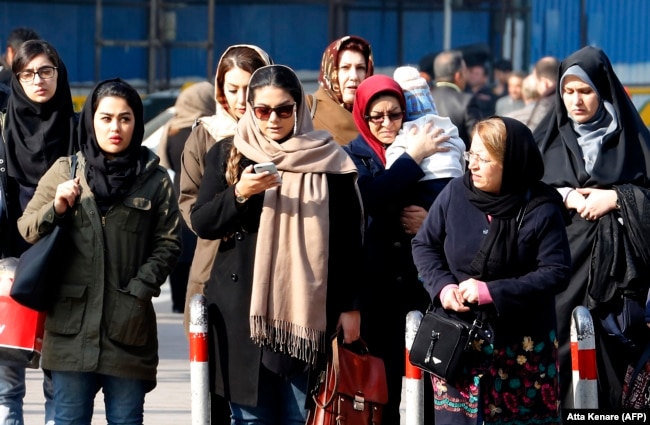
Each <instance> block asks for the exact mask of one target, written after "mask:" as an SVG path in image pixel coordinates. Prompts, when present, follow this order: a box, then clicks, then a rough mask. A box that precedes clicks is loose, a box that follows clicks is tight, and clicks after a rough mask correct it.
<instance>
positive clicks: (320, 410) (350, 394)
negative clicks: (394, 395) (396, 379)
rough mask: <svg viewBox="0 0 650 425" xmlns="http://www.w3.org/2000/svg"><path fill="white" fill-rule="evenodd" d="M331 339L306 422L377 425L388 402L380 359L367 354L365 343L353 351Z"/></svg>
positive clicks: (320, 424) (318, 424)
mask: <svg viewBox="0 0 650 425" xmlns="http://www.w3.org/2000/svg"><path fill="white" fill-rule="evenodd" d="M338 337H339V336H338V334H337V335H335V337H334V338H332V354H331V356H330V358H329V359H328V362H327V369H326V370H325V371H323V372H321V375H320V379H319V383H318V389H317V394H316V395H314V402H315V405H314V406H313V407H312V408H311V409H310V411H309V415H308V417H307V425H337V424H345V425H380V424H381V414H382V410H383V407H384V405H385V404H386V403H387V402H388V387H387V385H386V369H385V368H384V361H383V360H382V359H380V358H379V357H376V356H373V355H370V354H369V353H368V347H367V346H366V343H365V342H363V341H362V340H359V342H360V343H361V345H362V347H363V350H362V351H363V352H362V353H357V352H355V351H352V350H350V349H348V348H346V347H345V346H343V345H339V341H338Z"/></svg>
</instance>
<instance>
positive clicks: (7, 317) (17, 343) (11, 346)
mask: <svg viewBox="0 0 650 425" xmlns="http://www.w3.org/2000/svg"><path fill="white" fill-rule="evenodd" d="M16 263H17V259H16V258H13V257H8V258H3V259H2V260H0V361H1V362H3V363H5V364H11V365H18V366H27V367H30V368H38V367H39V361H40V358H41V348H42V347H43V324H44V322H45V313H42V312H38V311H36V310H32V309H29V308H27V307H25V306H22V305H20V304H18V303H17V302H16V301H15V300H14V299H13V298H11V297H10V296H9V291H10V288H11V286H12V285H13V280H14V279H13V278H14V270H15V268H16Z"/></svg>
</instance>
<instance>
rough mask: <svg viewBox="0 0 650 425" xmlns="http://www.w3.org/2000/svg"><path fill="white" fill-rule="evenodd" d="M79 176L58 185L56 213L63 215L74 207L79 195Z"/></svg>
mask: <svg viewBox="0 0 650 425" xmlns="http://www.w3.org/2000/svg"><path fill="white" fill-rule="evenodd" d="M79 181H80V180H79V177H75V178H74V179H72V180H68V181H65V182H63V183H61V184H60V185H58V186H57V187H56V194H55V195H54V212H56V215H59V216H61V215H63V214H65V212H66V211H67V210H68V208H70V207H72V206H73V205H74V203H75V200H76V199H77V196H79V193H80V188H79Z"/></svg>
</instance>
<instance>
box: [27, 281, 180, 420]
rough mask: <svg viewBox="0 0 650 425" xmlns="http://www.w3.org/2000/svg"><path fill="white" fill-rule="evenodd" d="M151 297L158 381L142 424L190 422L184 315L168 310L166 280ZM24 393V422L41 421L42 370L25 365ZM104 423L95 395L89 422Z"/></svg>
mask: <svg viewBox="0 0 650 425" xmlns="http://www.w3.org/2000/svg"><path fill="white" fill-rule="evenodd" d="M162 289H163V291H162V293H161V295H160V297H158V298H157V299H155V300H154V306H155V309H156V312H157V315H158V341H159V344H160V351H159V354H160V364H159V365H158V385H157V386H156V388H155V389H154V390H153V391H152V392H150V393H149V394H147V397H146V399H145V403H144V424H145V425H189V424H191V423H192V416H191V392H190V361H189V346H188V341H187V338H186V337H185V333H184V331H183V315H182V314H176V313H172V312H171V298H170V297H171V295H170V291H169V284H167V283H166V284H165V285H163V288H162ZM26 381H27V382H26V385H27V394H26V395H25V400H24V416H25V424H26V425H43V423H44V422H45V421H44V417H45V416H44V411H45V409H44V400H45V399H44V397H43V390H42V383H43V372H42V371H41V370H40V369H38V370H36V369H27V377H26ZM99 424H106V416H105V411H104V396H103V394H102V392H101V391H100V392H98V393H97V396H96V397H95V413H94V416H93V422H92V425H99Z"/></svg>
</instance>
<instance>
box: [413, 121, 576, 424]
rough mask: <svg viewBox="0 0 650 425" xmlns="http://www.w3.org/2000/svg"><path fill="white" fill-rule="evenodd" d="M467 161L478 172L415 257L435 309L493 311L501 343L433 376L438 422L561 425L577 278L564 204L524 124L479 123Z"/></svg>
mask: <svg viewBox="0 0 650 425" xmlns="http://www.w3.org/2000/svg"><path fill="white" fill-rule="evenodd" d="M466 157H467V159H468V161H469V165H468V170H469V172H468V173H466V174H465V175H464V176H463V177H458V178H456V179H454V180H452V181H451V182H450V183H449V184H448V185H447V186H446V187H445V189H443V191H442V192H441V193H440V195H438V198H436V200H435V201H434V203H433V206H432V207H431V209H430V210H429V215H428V216H427V218H426V220H425V222H424V224H423V225H422V227H421V228H420V230H419V231H418V233H417V234H416V236H415V238H414V239H413V243H412V245H413V260H414V262H415V265H416V266H417V269H418V272H419V274H420V277H421V279H422V281H423V283H424V286H425V288H426V289H427V291H428V292H429V295H430V297H431V300H432V303H433V306H434V307H435V308H438V309H444V310H445V311H446V312H447V313H449V314H455V315H460V316H464V317H468V316H471V315H472V313H471V311H470V307H469V306H471V310H472V311H485V313H486V314H487V315H488V316H489V323H490V325H491V326H492V329H493V331H494V339H493V341H492V342H491V343H487V342H485V343H484V344H482V345H478V346H477V345H475V346H474V348H475V352H473V353H472V358H471V359H470V360H469V361H467V362H466V363H465V364H464V365H465V367H464V370H463V372H462V373H461V376H459V377H458V379H456V380H455V381H454V382H446V381H444V380H441V379H438V378H434V379H433V384H434V402H435V403H434V404H435V409H436V420H435V422H436V424H454V425H457V424H464V423H467V424H478V423H483V422H482V421H485V423H487V424H490V423H517V424H539V423H547V424H550V423H560V418H559V412H558V405H557V397H558V393H557V390H558V381H557V370H556V354H557V349H556V345H555V343H556V342H557V341H556V338H555V308H554V296H555V294H557V293H558V292H559V291H562V290H563V289H565V288H566V285H567V283H568V279H569V274H570V259H569V246H568V242H567V237H566V232H565V228H564V227H565V218H566V217H565V215H564V214H563V207H562V205H561V199H560V197H559V196H558V194H557V192H555V191H554V190H553V189H552V188H550V187H549V186H547V185H545V184H543V183H541V182H540V179H541V178H542V175H543V173H544V165H543V163H542V158H541V155H540V154H539V150H538V148H537V146H536V144H535V142H534V140H533V136H532V134H531V132H530V130H529V129H528V128H527V127H526V126H525V125H524V124H522V123H520V122H519V121H516V120H514V119H511V118H501V117H494V118H490V119H487V120H485V121H480V122H479V123H478V124H477V125H476V127H475V130H474V136H473V138H472V144H471V150H470V151H469V152H467V155H466Z"/></svg>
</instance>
